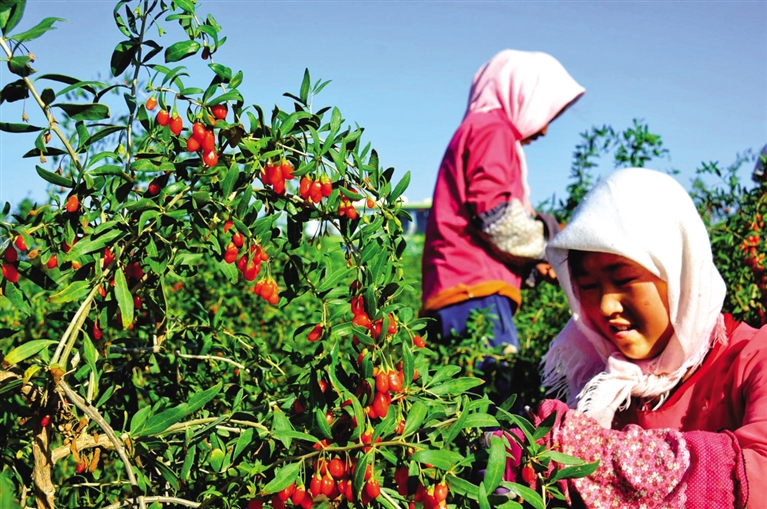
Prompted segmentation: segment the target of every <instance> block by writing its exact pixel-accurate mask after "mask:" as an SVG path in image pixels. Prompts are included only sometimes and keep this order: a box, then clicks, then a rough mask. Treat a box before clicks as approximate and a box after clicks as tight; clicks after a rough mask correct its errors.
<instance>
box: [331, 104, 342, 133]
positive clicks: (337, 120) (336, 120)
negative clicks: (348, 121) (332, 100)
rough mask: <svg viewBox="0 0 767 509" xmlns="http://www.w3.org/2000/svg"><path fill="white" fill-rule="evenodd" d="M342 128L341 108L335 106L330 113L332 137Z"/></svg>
mask: <svg viewBox="0 0 767 509" xmlns="http://www.w3.org/2000/svg"><path fill="white" fill-rule="evenodd" d="M340 128H341V110H339V109H338V108H336V107H333V110H332V111H331V113H330V137H333V136H334V135H335V133H337V132H338V130H339V129H340Z"/></svg>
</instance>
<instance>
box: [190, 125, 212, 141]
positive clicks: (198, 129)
mask: <svg viewBox="0 0 767 509" xmlns="http://www.w3.org/2000/svg"><path fill="white" fill-rule="evenodd" d="M207 132H208V130H207V129H205V126H204V125H203V124H202V123H201V122H195V123H193V124H192V138H194V139H195V140H197V142H198V143H202V140H204V139H205V134H207Z"/></svg>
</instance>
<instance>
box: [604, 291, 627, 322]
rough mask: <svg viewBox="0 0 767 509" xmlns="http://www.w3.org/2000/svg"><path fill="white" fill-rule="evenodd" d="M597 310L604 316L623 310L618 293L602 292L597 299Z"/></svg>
mask: <svg viewBox="0 0 767 509" xmlns="http://www.w3.org/2000/svg"><path fill="white" fill-rule="evenodd" d="M599 311H600V312H601V313H602V315H604V316H612V315H614V314H616V313H620V312H621V311H623V306H621V299H620V294H619V293H617V292H611V291H607V292H604V293H603V294H602V297H601V298H600V300H599Z"/></svg>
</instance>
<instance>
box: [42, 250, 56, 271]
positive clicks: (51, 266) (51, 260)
mask: <svg viewBox="0 0 767 509" xmlns="http://www.w3.org/2000/svg"><path fill="white" fill-rule="evenodd" d="M45 265H46V266H47V267H48V268H49V269H55V268H56V267H58V266H59V257H58V256H57V255H56V254H55V253H54V254H52V255H51V257H50V258H48V261H47V262H46V263H45Z"/></svg>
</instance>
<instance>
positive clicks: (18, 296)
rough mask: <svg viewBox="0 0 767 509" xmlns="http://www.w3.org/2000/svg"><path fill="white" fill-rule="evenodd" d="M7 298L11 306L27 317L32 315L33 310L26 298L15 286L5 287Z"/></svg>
mask: <svg viewBox="0 0 767 509" xmlns="http://www.w3.org/2000/svg"><path fill="white" fill-rule="evenodd" d="M30 279H31V278H30ZM5 296H6V297H8V300H9V301H11V304H13V306H14V307H15V308H16V309H18V310H19V311H21V312H22V313H24V314H25V315H29V314H31V313H32V308H31V307H30V306H29V303H28V302H27V298H26V296H25V295H24V293H23V292H22V291H21V290H19V288H18V287H17V286H16V285H15V284H12V283H8V284H6V285H5Z"/></svg>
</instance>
